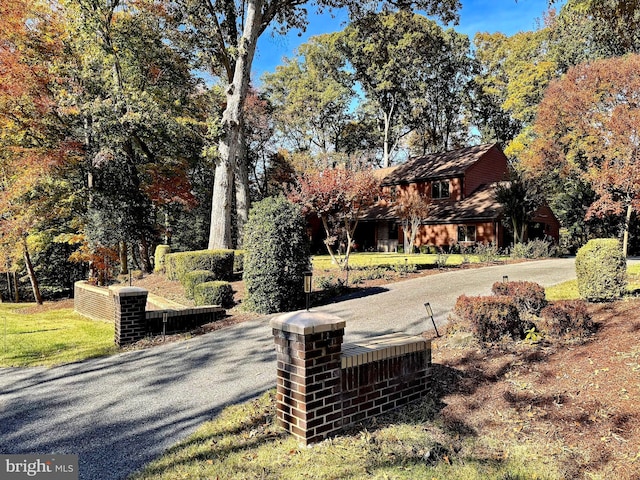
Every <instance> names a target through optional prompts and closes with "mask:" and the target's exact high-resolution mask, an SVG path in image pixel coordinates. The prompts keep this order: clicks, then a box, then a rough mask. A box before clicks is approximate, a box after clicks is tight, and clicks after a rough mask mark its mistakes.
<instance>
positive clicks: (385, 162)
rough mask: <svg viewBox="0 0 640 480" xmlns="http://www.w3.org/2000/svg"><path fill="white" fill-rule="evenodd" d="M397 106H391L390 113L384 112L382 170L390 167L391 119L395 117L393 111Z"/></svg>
mask: <svg viewBox="0 0 640 480" xmlns="http://www.w3.org/2000/svg"><path fill="white" fill-rule="evenodd" d="M394 107H395V105H391V110H389V112H388V113H387V112H383V115H384V152H383V154H382V155H383V156H382V168H387V167H388V166H389V135H391V117H392V116H393V110H394Z"/></svg>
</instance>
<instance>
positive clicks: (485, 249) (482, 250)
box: [476, 243, 500, 263]
mask: <svg viewBox="0 0 640 480" xmlns="http://www.w3.org/2000/svg"><path fill="white" fill-rule="evenodd" d="M476 255H477V256H478V258H479V259H480V262H482V263H489V262H495V261H497V260H499V259H500V249H499V248H498V246H497V245H496V244H495V243H478V244H476Z"/></svg>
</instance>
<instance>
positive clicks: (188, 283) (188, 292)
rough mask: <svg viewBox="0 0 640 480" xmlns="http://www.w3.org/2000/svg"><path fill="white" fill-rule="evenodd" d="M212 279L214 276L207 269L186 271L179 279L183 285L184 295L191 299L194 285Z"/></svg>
mask: <svg viewBox="0 0 640 480" xmlns="http://www.w3.org/2000/svg"><path fill="white" fill-rule="evenodd" d="M213 280H215V276H214V275H213V273H212V272H210V271H209V270H193V271H192V272H187V273H186V274H185V275H184V276H183V277H182V280H180V283H182V286H183V287H184V294H185V296H186V297H187V298H191V299H192V298H193V294H194V289H195V287H196V285H199V284H201V283H204V282H211V281H213Z"/></svg>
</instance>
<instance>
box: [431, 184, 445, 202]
mask: <svg viewBox="0 0 640 480" xmlns="http://www.w3.org/2000/svg"><path fill="white" fill-rule="evenodd" d="M431 198H434V199H438V198H449V180H440V181H437V182H432V183H431Z"/></svg>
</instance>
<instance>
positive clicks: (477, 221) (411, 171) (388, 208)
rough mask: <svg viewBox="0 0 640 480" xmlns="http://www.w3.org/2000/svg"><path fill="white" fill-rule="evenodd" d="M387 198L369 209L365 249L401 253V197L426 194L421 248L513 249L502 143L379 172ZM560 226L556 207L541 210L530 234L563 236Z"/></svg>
mask: <svg viewBox="0 0 640 480" xmlns="http://www.w3.org/2000/svg"><path fill="white" fill-rule="evenodd" d="M378 175H379V176H380V178H381V187H382V190H383V192H384V193H385V197H386V198H387V199H389V200H382V201H381V202H379V204H378V205H376V206H375V207H373V208H371V209H369V210H368V211H367V212H366V213H365V215H364V216H363V218H362V219H361V221H360V223H359V225H358V229H357V231H356V243H357V245H358V248H359V249H360V250H377V251H381V252H390V251H396V250H397V248H398V246H399V245H400V246H401V245H403V233H402V228H401V226H400V224H401V221H400V219H399V216H398V214H397V213H396V207H397V203H396V202H394V200H397V199H399V198H401V197H403V196H408V195H422V196H424V197H425V198H427V199H429V200H430V208H429V213H428V216H427V217H426V218H424V219H423V220H422V224H421V226H420V229H419V232H418V235H417V238H416V241H415V246H416V247H420V246H422V245H429V246H436V247H450V246H452V245H454V244H457V243H459V244H463V245H464V244H475V243H491V242H494V243H496V244H497V245H498V246H499V247H501V248H502V247H507V246H509V245H510V244H511V243H512V242H513V239H512V236H511V234H510V232H509V231H508V230H507V229H506V228H505V227H504V226H503V225H502V221H501V220H502V207H501V205H500V204H499V203H498V202H497V201H496V200H495V189H496V186H497V185H498V183H499V182H504V181H505V179H506V178H507V176H508V168H507V157H506V156H505V155H504V153H503V152H502V150H501V149H500V147H499V146H498V145H497V144H484V145H477V146H473V147H466V148H461V149H457V150H452V151H449V152H444V153H435V154H430V155H426V156H423V157H417V158H412V159H410V160H409V161H407V162H406V163H404V164H402V165H398V166H395V167H390V168H388V169H383V170H380V171H379V172H378ZM559 229H560V224H559V222H558V220H557V219H556V217H555V215H554V214H553V212H552V211H551V209H550V208H549V207H547V206H543V207H541V208H539V209H538V210H537V211H536V212H535V214H534V216H533V218H532V220H531V222H530V224H529V226H528V237H529V239H534V238H552V239H554V240H555V241H556V242H557V241H558V238H559Z"/></svg>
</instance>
